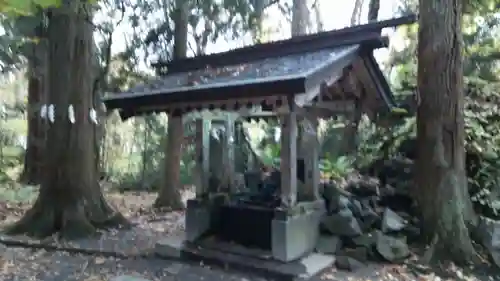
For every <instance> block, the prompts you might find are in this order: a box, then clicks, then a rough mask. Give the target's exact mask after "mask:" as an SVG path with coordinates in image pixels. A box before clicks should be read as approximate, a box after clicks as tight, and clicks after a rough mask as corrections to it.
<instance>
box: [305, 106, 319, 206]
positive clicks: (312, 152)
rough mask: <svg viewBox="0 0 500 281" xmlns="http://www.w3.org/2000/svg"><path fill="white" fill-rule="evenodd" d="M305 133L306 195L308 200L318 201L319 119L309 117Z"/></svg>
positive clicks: (306, 119)
mask: <svg viewBox="0 0 500 281" xmlns="http://www.w3.org/2000/svg"><path fill="white" fill-rule="evenodd" d="M304 122H305V123H307V124H305V126H304V132H303V136H302V143H301V147H302V152H303V154H302V157H303V159H304V162H305V163H304V164H305V165H304V166H305V170H306V175H305V183H304V186H305V190H304V193H305V195H306V196H307V198H308V199H312V200H318V199H319V198H320V196H319V181H320V171H319V150H320V147H319V140H318V119H317V118H314V117H312V116H308V117H306V118H305V120H304Z"/></svg>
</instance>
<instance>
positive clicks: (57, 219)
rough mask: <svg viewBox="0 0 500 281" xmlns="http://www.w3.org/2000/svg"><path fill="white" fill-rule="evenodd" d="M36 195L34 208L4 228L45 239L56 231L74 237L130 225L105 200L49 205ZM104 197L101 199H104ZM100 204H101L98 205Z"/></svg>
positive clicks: (10, 232)
mask: <svg viewBox="0 0 500 281" xmlns="http://www.w3.org/2000/svg"><path fill="white" fill-rule="evenodd" d="M43 198H44V197H42V196H39V198H38V199H37V201H36V202H35V204H34V205H33V207H32V208H31V209H30V210H28V211H27V212H26V214H25V215H24V216H23V217H22V218H21V219H20V220H19V221H18V222H16V223H14V224H13V225H11V226H10V227H8V228H7V229H6V231H5V232H6V234H8V235H27V236H30V237H35V238H45V237H48V236H51V235H53V234H55V233H58V234H59V236H60V237H61V238H67V239H77V238H82V237H88V236H91V235H93V234H96V233H97V231H98V230H100V229H110V228H123V227H130V226H131V223H130V222H129V221H128V220H127V219H126V218H125V217H124V216H123V215H122V214H120V213H119V212H116V211H115V210H113V209H112V208H111V207H110V206H109V205H108V204H107V203H106V202H105V201H102V202H100V203H99V204H98V205H95V204H90V205H89V204H84V202H83V200H82V201H81V202H77V203H76V204H63V205H58V204H52V203H51V202H45V201H44V199H43ZM103 199H104V198H103ZM99 205H100V206H99Z"/></svg>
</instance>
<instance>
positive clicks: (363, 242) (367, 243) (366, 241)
mask: <svg viewBox="0 0 500 281" xmlns="http://www.w3.org/2000/svg"><path fill="white" fill-rule="evenodd" d="M376 236H377V235H376V232H371V233H364V234H362V235H360V236H358V237H354V238H352V242H353V243H354V245H356V246H359V247H365V248H371V247H372V246H374V245H375V242H376Z"/></svg>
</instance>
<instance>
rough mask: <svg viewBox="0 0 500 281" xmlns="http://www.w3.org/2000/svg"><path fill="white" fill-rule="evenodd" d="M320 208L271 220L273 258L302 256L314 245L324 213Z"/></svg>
mask: <svg viewBox="0 0 500 281" xmlns="http://www.w3.org/2000/svg"><path fill="white" fill-rule="evenodd" d="M318 206H321V208H315V209H309V210H308V211H307V212H305V213H299V214H295V215H293V216H289V217H286V218H285V219H284V220H282V219H276V218H275V219H273V220H272V222H271V233H272V237H271V238H272V239H271V240H272V246H271V247H272V254H273V258H275V259H276V260H279V261H283V262H289V261H293V260H296V259H299V258H301V257H303V256H304V255H305V254H307V253H310V252H312V251H313V250H314V248H315V247H316V242H317V240H318V237H319V224H320V220H321V217H322V216H323V215H324V213H325V209H324V204H323V203H322V204H318Z"/></svg>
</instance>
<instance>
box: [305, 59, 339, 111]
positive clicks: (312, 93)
mask: <svg viewBox="0 0 500 281" xmlns="http://www.w3.org/2000/svg"><path fill="white" fill-rule="evenodd" d="M343 70H344V69H343V68H341V69H338V70H337V71H336V72H334V73H332V75H331V76H330V77H329V78H328V80H325V81H323V82H322V83H319V84H318V85H317V86H316V87H314V88H313V89H311V90H309V91H307V92H305V93H302V94H297V95H295V103H296V104H297V106H299V107H303V106H304V105H306V104H309V103H311V101H312V100H313V99H314V98H316V97H318V96H319V97H321V94H322V90H323V89H326V88H328V86H330V85H333V84H335V82H337V81H338V80H339V78H340V77H342V73H343Z"/></svg>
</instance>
